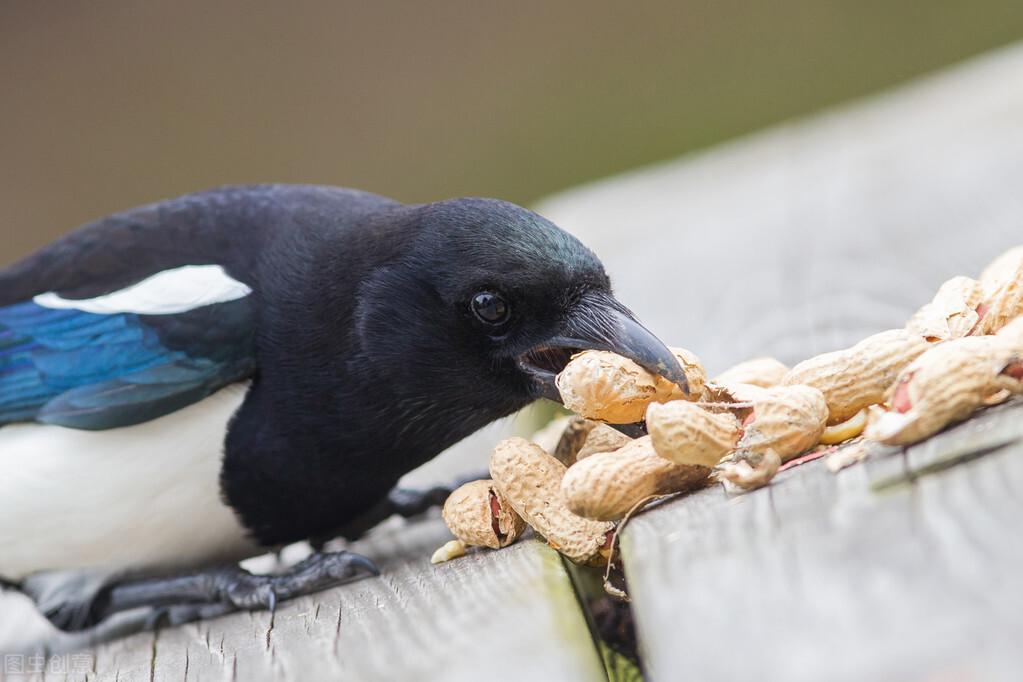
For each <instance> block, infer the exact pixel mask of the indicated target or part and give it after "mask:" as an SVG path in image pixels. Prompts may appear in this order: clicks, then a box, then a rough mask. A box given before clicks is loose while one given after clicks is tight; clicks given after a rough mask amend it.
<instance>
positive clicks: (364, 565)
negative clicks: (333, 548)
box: [348, 554, 380, 576]
mask: <svg viewBox="0 0 1023 682" xmlns="http://www.w3.org/2000/svg"><path fill="white" fill-rule="evenodd" d="M348 557H349V564H350V565H352V566H354V567H355V568H361V569H362V570H363V571H365V572H366V573H367V574H368V575H372V576H377V575H380V569H379V568H377V565H376V564H375V563H373V562H372V561H371V560H369V559H367V558H366V557H364V556H362V555H361V554H348ZM353 573H354V572H353Z"/></svg>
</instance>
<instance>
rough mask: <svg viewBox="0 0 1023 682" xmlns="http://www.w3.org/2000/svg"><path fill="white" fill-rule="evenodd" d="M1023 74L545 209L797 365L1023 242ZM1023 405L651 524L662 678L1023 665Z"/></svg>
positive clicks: (644, 308) (711, 352)
mask: <svg viewBox="0 0 1023 682" xmlns="http://www.w3.org/2000/svg"><path fill="white" fill-rule="evenodd" d="M1020 83H1023V45H1017V46H1014V47H1012V48H1009V49H1006V50H1003V51H1000V52H998V53H994V54H992V55H988V56H986V57H984V58H982V59H979V60H976V61H973V62H971V63H968V64H966V65H963V66H961V67H957V68H956V69H953V70H951V71H949V72H947V73H944V74H941V75H938V76H936V77H933V78H928V79H925V80H923V81H921V82H918V83H916V84H913V85H911V86H908V87H905V88H903V89H900V90H898V91H895V92H893V93H889V94H886V95H883V96H881V97H880V98H877V99H875V100H873V101H870V102H867V103H865V104H862V105H858V106H855V107H851V108H848V109H845V110H841V111H838V112H833V113H828V114H825V115H823V116H820V117H818V118H816V119H814V120H811V121H805V122H799V123H793V124H791V125H788V126H784V127H781V128H778V129H775V130H772V131H768V132H766V133H764V134H761V135H757V136H754V137H752V138H750V139H747V140H742V141H739V142H736V143H734V144H732V145H729V146H727V147H725V148H721V149H717V150H713V151H711V152H709V153H706V154H702V155H696V156H694V157H692V158H690V159H685V160H683V161H680V162H673V163H670V164H666V165H664V166H662V167H659V168H653V169H649V170H644V171H639V172H637V173H634V174H630V175H627V176H624V177H621V178H616V179H613V180H610V181H607V182H602V183H597V184H595V185H594V186H592V187H587V188H582V189H580V190H577V191H573V192H569V193H567V194H565V195H563V196H561V197H556V198H554V199H553V200H551V201H549V202H548V203H546V204H545V205H544V206H543V207H542V208H543V210H544V212H545V213H546V214H547V215H549V216H550V217H551V218H553V219H554V220H555V221H557V222H559V223H560V224H562V225H565V226H567V227H569V228H570V229H572V230H573V231H575V232H576V233H578V234H579V235H580V236H581V237H582V238H583V239H584V240H585V241H587V242H588V243H590V244H591V245H592V246H593V247H594V249H595V250H596V251H597V252H598V253H600V254H602V255H603V256H604V258H605V261H606V262H607V264H608V266H609V270H610V271H611V273H612V277H613V279H614V280H615V282H616V285H617V289H618V292H619V294H620V295H621V297H622V299H623V300H625V301H626V302H628V303H631V304H633V305H634V306H635V309H636V312H637V313H638V314H639V316H640V318H641V319H643V320H644V321H645V322H646V323H647V324H648V325H649V326H650V327H651V329H653V330H654V331H655V332H657V333H659V334H660V335H661V336H663V337H664V338H666V339H667V340H669V341H671V342H674V343H677V344H679V345H683V346H686V347H689V348H691V349H693V350H694V351H696V352H697V353H698V354H699V355H701V356H702V357H703V359H704V360H705V363H706V365H707V366H708V368H709V369H710V370H711V371H712V372H714V371H720V370H723V369H724V368H725V367H726V366H728V365H730V364H732V363H734V362H737V361H739V360H742V359H745V358H748V357H752V356H755V355H763V354H770V355H775V356H777V357H779V358H781V359H782V360H785V361H788V362H794V361H798V360H800V359H803V358H805V357H809V356H811V355H813V354H816V353H819V352H822V351H827V350H832V349H835V348H839V347H843V346H847V345H850V344H852V343H854V342H856V341H858V340H859V339H861V338H863V337H865V336H867V335H869V334H871V333H874V332H877V331H880V330H882V329H885V328H893V327H901V326H902V325H903V324H904V323H905V320H906V319H907V318H908V316H909V314H910V313H911V312H912V311H913V310H915V309H916V308H917V307H918V306H919V305H921V304H922V303H924V302H926V301H927V300H929V299H930V297H931V295H932V294H933V292H934V291H935V290H936V288H937V286H938V285H939V284H940V283H941V282H942V281H943V280H945V279H947V278H949V277H951V276H954V275H957V274H977V273H978V272H979V270H980V269H981V268H982V267H983V266H984V264H986V263H987V262H988V261H989V260H990V259H991V258H993V257H994V256H995V255H997V254H998V253H1000V252H1001V251H1003V250H1004V249H1006V248H1008V247H1011V246H1014V245H1016V244H1019V243H1023V231H1021V227H1020V226H1021V225H1023V194H1021V193H1020V192H1019V188H1020V187H1021V186H1023V165H1021V164H1020V162H1019V159H1021V158H1023V127H1021V126H1020V125H1019V121H1021V120H1023V88H1021V87H1019V85H1018V84H1020ZM623 231H625V232H626V233H627V234H628V242H626V243H622V240H621V238H620V236H619V235H620V234H621V233H622V232H623ZM666 301H670V303H666ZM1021 416H1023V411H1021V409H1020V407H1019V405H1018V404H1015V405H1011V406H1007V407H1005V408H1003V409H1002V410H994V411H990V412H989V413H987V414H986V415H985V416H984V417H983V418H982V419H979V420H976V421H973V422H970V423H969V424H968V425H966V426H963V427H961V428H959V429H956V430H954V431H951V432H949V433H946V434H944V435H942V436H940V437H939V438H936V439H934V440H932V441H930V442H928V443H925V444H923V445H920V446H917V447H915V448H911V449H910V450H909V451H908V452H907V453H905V454H902V453H901V451H895V452H896V454H895V455H893V456H889V457H886V458H883V459H880V460H871V461H868V462H867V466H854V467H851V468H850V469H847V470H844V471H842V472H840V473H839V474H838V475H837V476H836V475H833V474H831V473H830V472H828V471H827V470H826V468H825V467H824V465H823V462H821V461H818V462H814V463H812V464H809V465H806V466H803V467H798V468H796V469H793V470H790V471H786V472H784V473H783V474H782V475H780V476H779V477H778V478H777V479H776V481H775V483H774V484H773V485H772V486H770V487H769V488H767V489H765V490H760V491H756V492H754V493H751V494H749V495H744V496H737V497H732V496H728V495H726V494H725V493H724V492H723V491H722V490H721V488H719V487H715V488H711V489H708V490H705V491H702V492H700V493H698V494H695V495H693V496H690V497H688V498H685V499H682V500H678V501H674V502H672V503H670V504H668V505H665V506H663V507H658V508H656V509H653V510H650V511H649V512H648V513H645V514H643V515H641V516H639V517H638V518H636V519H635V520H634V521H633V522H632V524H631V525H630V526H629V527H628V528H627V530H626V531H625V533H624V538H623V551H624V554H625V565H626V573H627V575H628V577H629V580H630V586H631V588H630V589H631V593H632V596H633V598H634V602H633V607H634V610H635V612H636V618H637V624H638V628H639V636H640V645H641V647H642V649H643V651H644V652H645V655H646V659H645V662H646V665H647V670H648V672H649V673H650V674H651V677H652V678H653V679H694V680H719V679H725V680H731V679H752V678H768V679H785V680H822V679H827V680H845V679H848V680H861V679H939V678H940V679H1018V676H1019V669H1020V665H1021V660H1023V659H1021V656H1020V654H1019V653H1018V652H1019V647H1018V640H1019V637H1020V635H1021V634H1023V608H1021V606H1023V573H1021V572H1020V566H1021V565H1023V543H1021V542H1020V541H1019V539H1018V538H1019V537H1020V536H1019V531H1018V521H1017V520H1018V518H1019V515H1020V512H1021V511H1023V495H1021V494H1020V491H1021V487H1020V484H1021V483H1023V446H1021V445H1020V444H1019V442H1018V440H1015V439H1016V438H1017V437H1018V435H1019V429H1020V428H1021V423H1023V419H1021ZM1014 440H1015V442H1013V441H1014ZM981 455H983V456H981Z"/></svg>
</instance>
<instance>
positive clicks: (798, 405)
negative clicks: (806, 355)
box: [738, 385, 828, 462]
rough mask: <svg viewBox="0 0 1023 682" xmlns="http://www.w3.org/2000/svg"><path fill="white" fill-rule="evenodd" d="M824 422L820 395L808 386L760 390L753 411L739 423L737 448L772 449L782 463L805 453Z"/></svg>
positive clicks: (824, 404) (825, 407)
mask: <svg viewBox="0 0 1023 682" xmlns="http://www.w3.org/2000/svg"><path fill="white" fill-rule="evenodd" d="M827 421H828V405H827V402H826V401H825V400H824V395H823V394H822V393H821V392H820V391H819V390H817V389H816V388H813V387H812V386H803V385H794V386H793V385H789V386H775V387H774V388H768V389H764V392H763V393H762V394H761V395H759V396H757V397H755V398H754V399H753V412H752V413H751V414H750V415H749V416H748V417H747V418H746V420H745V421H744V423H743V427H744V429H745V431H744V433H743V435H742V438H741V439H740V440H739V445H738V447H739V449H741V450H752V451H756V452H766V451H767V450H772V451H773V452H775V453H776V454H777V455H778V457H780V458H781V461H782V462H787V461H788V460H790V459H792V458H793V457H795V456H796V455H799V454H800V453H803V452H806V451H807V450H809V449H810V448H812V447H813V446H814V445H816V444H817V442H818V441H819V440H820V437H821V434H823V433H824V429H825V426H826V425H827Z"/></svg>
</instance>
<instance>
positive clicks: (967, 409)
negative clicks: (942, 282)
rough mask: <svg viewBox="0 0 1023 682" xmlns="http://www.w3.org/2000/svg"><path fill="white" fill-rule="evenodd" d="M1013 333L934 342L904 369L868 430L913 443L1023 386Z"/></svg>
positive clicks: (1022, 370) (894, 441)
mask: <svg viewBox="0 0 1023 682" xmlns="http://www.w3.org/2000/svg"><path fill="white" fill-rule="evenodd" d="M1011 341H1012V339H1011V338H1009V339H1007V338H1006V337H1002V338H1000V337H997V336H970V337H966V338H962V339H954V340H952V341H947V342H945V343H942V344H939V345H937V346H934V347H933V348H931V350H929V351H927V352H926V353H924V354H923V355H921V356H920V357H919V358H917V359H916V360H915V361H914V362H913V363H911V364H910V365H909V366H908V367H906V368H905V370H904V371H903V372H902V373H901V374H900V375H899V378H898V381H897V382H896V383H895V385H894V386H893V387H892V388H891V390H890V391H889V395H888V401H887V409H883V410H882V409H875V410H873V411H872V413H871V415H870V419H869V422H868V425H867V430H866V435H867V437H868V438H870V439H873V440H877V441H880V442H882V443H885V444H888V445H908V444H911V443H916V442H918V441H921V440H923V439H924V438H927V437H929V436H931V435H933V434H935V433H937V432H938V431H941V430H942V429H943V428H945V427H946V426H948V425H950V424H953V423H956V422H959V421H962V420H963V419H966V418H967V417H969V416H970V415H971V414H973V412H974V411H975V410H977V409H979V408H981V407H984V406H986V405H993V404H996V403H999V402H1002V401H1003V400H1005V399H1006V398H1007V397H1008V396H1009V395H1011V394H1012V393H1020V392H1023V361H1021V357H1023V353H1021V352H1020V351H1021V349H1020V348H1019V346H1018V345H1017V344H1015V343H1012V342H1011Z"/></svg>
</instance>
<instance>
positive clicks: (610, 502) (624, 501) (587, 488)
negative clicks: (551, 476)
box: [561, 436, 710, 521]
mask: <svg viewBox="0 0 1023 682" xmlns="http://www.w3.org/2000/svg"><path fill="white" fill-rule="evenodd" d="M709 475H710V468H709V467H705V466H698V465H686V464H674V463H672V462H669V461H668V460H666V459H664V458H663V457H658V456H657V453H656V452H655V451H654V447H653V443H652V442H651V440H650V436H644V437H643V438H637V439H636V440H634V441H632V442H630V443H629V444H628V445H626V446H625V447H623V448H621V449H620V450H616V451H614V452H600V453H597V454H595V455H591V456H589V457H587V458H586V459H584V460H582V461H580V462H578V463H577V464H575V466H573V467H571V468H570V469H569V470H568V473H566V474H565V477H564V478H563V479H562V481H561V494H562V496H563V498H564V500H565V504H566V505H567V506H568V508H569V510H571V511H572V512H573V513H575V514H578V515H579V516H584V517H586V518H589V519H599V520H601V521H615V520H618V519H621V518H622V517H624V516H625V515H626V514H627V513H628V512H629V510H630V509H632V508H633V507H634V506H635V505H636V504H637V503H639V502H640V501H642V500H643V499H645V498H647V497H651V496H653V495H667V494H669V493H674V492H680V491H682V490H688V489H691V488H694V487H696V486H699V485H702V484H703V483H704V482H705V481H706V480H707V477H708V476H709Z"/></svg>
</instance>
